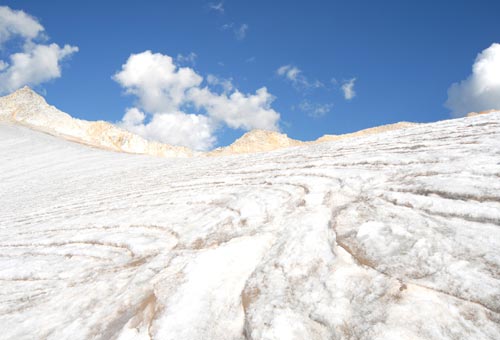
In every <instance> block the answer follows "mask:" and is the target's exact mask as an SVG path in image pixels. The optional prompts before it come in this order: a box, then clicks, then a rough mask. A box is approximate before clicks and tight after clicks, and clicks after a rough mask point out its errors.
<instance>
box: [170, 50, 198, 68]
mask: <svg viewBox="0 0 500 340" xmlns="http://www.w3.org/2000/svg"><path fill="white" fill-rule="evenodd" d="M196 58H198V55H197V54H196V53H194V52H190V53H189V54H186V55H183V54H180V53H179V54H178V55H177V58H175V60H176V61H177V62H178V63H179V64H191V65H195V64H196Z"/></svg>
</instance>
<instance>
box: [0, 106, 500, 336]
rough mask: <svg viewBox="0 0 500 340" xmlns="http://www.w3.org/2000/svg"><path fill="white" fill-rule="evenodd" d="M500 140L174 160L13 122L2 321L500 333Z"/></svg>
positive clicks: (493, 132) (490, 124) (402, 136)
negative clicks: (112, 149)
mask: <svg viewBox="0 0 500 340" xmlns="http://www.w3.org/2000/svg"><path fill="white" fill-rule="evenodd" d="M499 141H500V113H492V114H489V115H480V116H476V117H472V118H465V119H456V120H450V121H443V122H439V123H434V124H425V125H424V124H422V125H417V126H414V127H408V128H406V129H401V130H395V131H389V132H384V133H381V134H375V135H367V136H362V137H359V138H356V139H345V140H341V141H337V142H327V143H321V144H315V145H309V146H302V147H293V148H287V149H281V150H277V151H273V152H265V153H257V154H246V155H239V156H238V155H237V156H232V157H215V158H206V157H193V158H189V159H183V158H177V159H165V158H155V157H149V156H141V155H131V154H125V153H115V152H109V151H104V150H99V149H96V148H89V147H88V146H85V145H82V144H77V143H71V142H69V141H67V140H63V139H61V138H59V137H54V136H51V135H47V134H44V133H40V132H36V131H33V130H31V129H27V128H25V127H23V126H19V125H16V124H12V123H6V122H4V123H0V160H1V161H0V203H1V204H0V329H1V333H0V334H1V335H0V337H1V338H2V339H150V338H152V339H189V340H195V339H204V340H205V339H244V338H246V339H499V338H500V251H499V249H500V180H499V179H500V142H499Z"/></svg>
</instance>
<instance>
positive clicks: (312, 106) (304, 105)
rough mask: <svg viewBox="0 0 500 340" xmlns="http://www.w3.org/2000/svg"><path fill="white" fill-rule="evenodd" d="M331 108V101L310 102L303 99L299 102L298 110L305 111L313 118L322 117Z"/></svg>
mask: <svg viewBox="0 0 500 340" xmlns="http://www.w3.org/2000/svg"><path fill="white" fill-rule="evenodd" d="M332 108H333V104H331V103H330V104H318V103H311V102H310V101H308V100H303V101H302V102H301V103H300V104H299V109H300V110H302V111H303V112H305V113H307V115H308V116H310V117H314V118H319V117H323V116H324V115H326V114H327V113H328V112H330V111H331V109H332Z"/></svg>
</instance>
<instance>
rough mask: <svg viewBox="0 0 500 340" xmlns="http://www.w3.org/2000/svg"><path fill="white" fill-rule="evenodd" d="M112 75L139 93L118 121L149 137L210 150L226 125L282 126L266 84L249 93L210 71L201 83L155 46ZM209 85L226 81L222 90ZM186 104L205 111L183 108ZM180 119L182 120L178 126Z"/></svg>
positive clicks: (252, 127) (189, 71) (133, 56)
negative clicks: (132, 105) (133, 103)
mask: <svg viewBox="0 0 500 340" xmlns="http://www.w3.org/2000/svg"><path fill="white" fill-rule="evenodd" d="M113 79H114V80H115V81H117V82H118V83H119V84H120V85H121V86H122V87H123V88H124V89H125V91H126V92H127V93H129V94H133V95H135V96H137V107H136V108H134V109H131V110H128V111H127V113H126V114H125V116H124V117H123V119H122V121H121V122H120V123H119V124H120V125H121V126H123V127H125V128H127V129H129V130H130V131H133V132H135V133H138V134H140V135H142V136H144V137H145V138H148V139H155V140H160V141H162V142H167V143H169V144H174V145H183V146H189V147H192V148H195V149H201V150H205V149H207V148H209V147H211V146H213V145H214V143H215V141H216V138H215V135H214V134H215V132H216V129H217V127H219V126H221V124H225V125H227V126H228V127H230V128H242V129H246V130H250V129H256V128H258V129H267V130H279V128H278V121H279V118H280V115H279V113H277V112H276V111H274V110H273V109H272V108H271V103H272V101H273V99H274V97H273V96H272V95H271V94H270V93H268V92H267V89H266V88H265V87H263V88H260V89H258V90H257V91H256V92H255V94H244V93H241V92H240V91H238V90H237V89H234V86H233V85H232V82H231V80H230V79H221V78H218V77H216V76H214V75H208V76H207V82H206V83H207V85H208V86H202V82H203V78H202V77H201V76H200V75H199V74H198V73H196V72H195V71H194V70H193V69H191V68H188V67H178V66H177V65H175V64H174V62H173V60H172V58H171V57H169V56H168V55H163V54H160V53H154V54H153V53H152V52H151V51H145V52H142V53H139V54H132V55H131V56H130V57H129V58H128V60H127V62H126V63H125V64H124V65H122V69H121V70H120V71H119V72H118V73H116V74H115V75H114V76H113ZM210 86H221V87H222V89H223V92H222V93H216V92H214V91H213V90H211V89H210ZM187 107H192V108H194V109H196V110H199V112H204V113H205V114H190V113H187V112H184V111H183V110H185V109H186V108H187ZM139 110H144V111H145V112H146V114H144V113H142V112H141V111H139ZM148 117H150V121H149V122H147V118H148ZM175 124H179V128H178V129H175Z"/></svg>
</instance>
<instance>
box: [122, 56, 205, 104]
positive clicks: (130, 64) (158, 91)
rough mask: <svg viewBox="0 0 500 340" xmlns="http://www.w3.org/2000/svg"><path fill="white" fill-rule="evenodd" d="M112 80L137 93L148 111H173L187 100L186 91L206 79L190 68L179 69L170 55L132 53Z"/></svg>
mask: <svg viewBox="0 0 500 340" xmlns="http://www.w3.org/2000/svg"><path fill="white" fill-rule="evenodd" d="M113 79H114V80H115V81H117V82H118V83H119V84H120V85H121V86H122V87H124V88H125V89H126V91H127V93H129V94H134V95H136V96H137V98H138V100H139V105H140V107H142V108H143V109H144V110H146V111H148V112H173V111H177V110H178V108H179V106H180V105H181V104H182V102H183V101H184V100H185V92H186V90H188V89H190V88H192V87H196V86H199V85H200V84H201V82H202V80H203V78H202V77H201V76H199V75H198V74H197V73H196V72H195V71H194V70H193V69H191V68H189V67H180V68H178V67H177V66H176V65H175V64H174V61H173V59H172V57H170V56H168V55H163V54H160V53H152V52H151V51H145V52H142V53H139V54H132V55H131V56H130V57H129V58H128V60H127V62H126V63H125V64H124V65H122V69H121V71H120V72H118V73H117V74H115V75H114V77H113Z"/></svg>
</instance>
